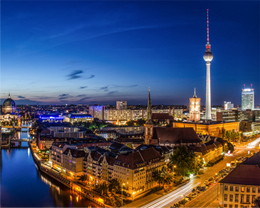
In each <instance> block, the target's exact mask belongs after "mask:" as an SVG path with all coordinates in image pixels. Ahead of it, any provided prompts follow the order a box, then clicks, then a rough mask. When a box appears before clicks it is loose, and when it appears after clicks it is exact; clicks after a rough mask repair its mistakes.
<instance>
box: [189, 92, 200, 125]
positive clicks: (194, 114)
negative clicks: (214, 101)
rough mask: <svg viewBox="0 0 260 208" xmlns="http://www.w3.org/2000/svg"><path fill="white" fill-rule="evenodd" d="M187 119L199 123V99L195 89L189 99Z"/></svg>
mask: <svg viewBox="0 0 260 208" xmlns="http://www.w3.org/2000/svg"><path fill="white" fill-rule="evenodd" d="M189 110H190V113H189V119H188V120H190V121H194V122H196V121H199V120H200V98H198V97H197V95H196V89H194V95H193V97H192V98H190V105H189Z"/></svg>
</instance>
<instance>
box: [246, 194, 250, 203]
mask: <svg viewBox="0 0 260 208" xmlns="http://www.w3.org/2000/svg"><path fill="white" fill-rule="evenodd" d="M246 203H250V195H246Z"/></svg>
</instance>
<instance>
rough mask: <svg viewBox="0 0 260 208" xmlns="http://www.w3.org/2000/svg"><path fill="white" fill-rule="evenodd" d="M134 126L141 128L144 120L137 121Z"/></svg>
mask: <svg viewBox="0 0 260 208" xmlns="http://www.w3.org/2000/svg"><path fill="white" fill-rule="evenodd" d="M136 124H137V126H143V125H144V124H145V120H144V119H138V120H137V121H136Z"/></svg>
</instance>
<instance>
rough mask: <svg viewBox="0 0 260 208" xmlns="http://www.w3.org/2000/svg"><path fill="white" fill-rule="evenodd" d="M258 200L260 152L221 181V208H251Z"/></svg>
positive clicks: (259, 193) (259, 195) (259, 190)
mask: <svg viewBox="0 0 260 208" xmlns="http://www.w3.org/2000/svg"><path fill="white" fill-rule="evenodd" d="M257 198H260V153H259V152H258V153H257V154H255V155H254V156H252V157H251V158H249V159H247V160H246V161H245V162H243V163H241V164H240V165H238V166H237V167H236V168H235V169H234V170H233V171H232V172H231V173H230V174H229V175H227V176H226V177H225V178H224V179H222V180H221V181H220V205H221V207H230V208H233V207H235V208H242V207H243V208H251V207H254V201H255V199H257Z"/></svg>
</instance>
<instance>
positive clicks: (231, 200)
mask: <svg viewBox="0 0 260 208" xmlns="http://www.w3.org/2000/svg"><path fill="white" fill-rule="evenodd" d="M229 201H230V202H233V195H232V194H230V195H229Z"/></svg>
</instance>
